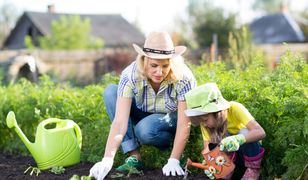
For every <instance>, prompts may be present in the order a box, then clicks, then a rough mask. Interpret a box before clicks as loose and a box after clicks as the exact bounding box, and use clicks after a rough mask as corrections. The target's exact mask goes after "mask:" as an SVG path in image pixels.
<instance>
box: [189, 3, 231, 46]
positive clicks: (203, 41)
mask: <svg viewBox="0 0 308 180" xmlns="http://www.w3.org/2000/svg"><path fill="white" fill-rule="evenodd" d="M188 11H189V16H190V22H189V24H191V26H192V30H193V32H194V34H195V39H196V41H197V43H198V45H199V47H208V46H210V45H211V44H212V42H213V38H212V36H213V35H214V34H217V36H218V46H219V47H227V46H228V34H229V32H233V31H234V30H235V29H236V27H235V25H236V15H235V14H228V15H227V16H226V13H225V11H224V10H223V9H222V8H218V7H213V6H212V5H211V4H210V3H209V2H207V1H200V0H190V1H189V7H188Z"/></svg>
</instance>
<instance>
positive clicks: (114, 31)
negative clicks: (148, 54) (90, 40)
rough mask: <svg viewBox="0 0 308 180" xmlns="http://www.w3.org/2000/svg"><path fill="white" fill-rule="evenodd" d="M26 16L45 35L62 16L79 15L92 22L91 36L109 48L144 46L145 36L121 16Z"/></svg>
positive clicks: (41, 14) (32, 13)
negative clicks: (102, 41) (98, 38)
mask: <svg viewBox="0 0 308 180" xmlns="http://www.w3.org/2000/svg"><path fill="white" fill-rule="evenodd" d="M24 15H25V16H28V18H29V19H30V20H31V21H32V22H33V24H34V25H35V26H36V27H37V28H38V29H39V31H40V33H41V34H43V35H49V34H50V33H51V22H52V21H53V20H58V19H60V17H61V16H71V15H79V16H80V17H81V19H85V18H88V19H89V20H90V22H91V34H92V35H93V36H95V37H100V38H102V39H103V40H104V42H105V46H107V47H118V46H130V45H131V44H132V43H137V44H143V43H144V40H145V37H144V35H143V34H142V33H141V32H140V31H139V30H138V29H137V28H136V27H135V26H133V25H132V24H130V23H129V22H128V21H127V20H125V19H124V18H123V17H122V16H121V15H119V14H100V15H94V14H91V15H90V14H63V13H48V12H30V11H26V12H25V13H24Z"/></svg>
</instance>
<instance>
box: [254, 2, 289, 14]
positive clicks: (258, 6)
mask: <svg viewBox="0 0 308 180" xmlns="http://www.w3.org/2000/svg"><path fill="white" fill-rule="evenodd" d="M284 5H285V6H289V5H290V0H255V2H254V4H253V6H252V8H253V9H255V10H261V11H264V12H265V13H276V12H279V11H280V10H281V8H282V6H284Z"/></svg>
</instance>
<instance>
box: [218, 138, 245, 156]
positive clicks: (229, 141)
mask: <svg viewBox="0 0 308 180" xmlns="http://www.w3.org/2000/svg"><path fill="white" fill-rule="evenodd" d="M245 142H246V139H245V136H244V135H243V134H238V135H233V136H228V137H226V138H224V139H223V140H222V141H221V142H220V150H221V151H228V152H232V151H237V150H238V149H239V148H240V146H241V145H242V144H244V143H245Z"/></svg>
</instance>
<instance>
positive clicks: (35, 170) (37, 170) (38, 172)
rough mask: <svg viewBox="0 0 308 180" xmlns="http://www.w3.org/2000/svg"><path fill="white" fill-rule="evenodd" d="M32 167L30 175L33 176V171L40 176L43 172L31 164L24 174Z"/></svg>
mask: <svg viewBox="0 0 308 180" xmlns="http://www.w3.org/2000/svg"><path fill="white" fill-rule="evenodd" d="M30 169H31V172H30V176H32V174H33V173H35V174H36V176H38V175H39V174H40V173H41V170H40V169H39V168H37V167H33V166H29V167H28V168H27V169H26V170H25V171H24V174H27V172H28V171H29V170H30Z"/></svg>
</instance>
